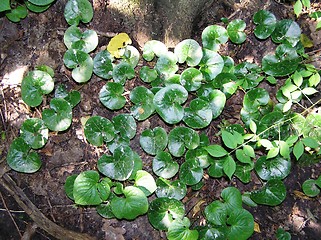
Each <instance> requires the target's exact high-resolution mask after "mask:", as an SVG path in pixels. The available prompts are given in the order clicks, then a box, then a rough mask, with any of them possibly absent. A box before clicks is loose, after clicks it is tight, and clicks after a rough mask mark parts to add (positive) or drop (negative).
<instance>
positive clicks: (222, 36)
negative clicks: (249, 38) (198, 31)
mask: <svg viewBox="0 0 321 240" xmlns="http://www.w3.org/2000/svg"><path fill="white" fill-rule="evenodd" d="M227 40H228V35H227V31H226V29H225V28H224V27H221V26H218V25H211V26H208V27H206V28H205V29H204V30H203V32H202V43H203V48H206V49H209V50H212V51H218V50H219V48H220V44H224V43H226V42H227Z"/></svg>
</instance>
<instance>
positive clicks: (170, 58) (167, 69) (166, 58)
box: [155, 52, 178, 80]
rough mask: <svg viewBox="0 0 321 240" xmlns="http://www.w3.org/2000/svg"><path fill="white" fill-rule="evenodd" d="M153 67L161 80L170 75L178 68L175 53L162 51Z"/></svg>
mask: <svg viewBox="0 0 321 240" xmlns="http://www.w3.org/2000/svg"><path fill="white" fill-rule="evenodd" d="M155 69H156V70H157V73H158V75H159V76H160V78H161V79H163V80H166V79H168V78H170V77H172V76H173V75H174V74H175V73H176V72H177V70H178V66H177V57H176V55H175V54H174V53H173V52H167V53H163V54H162V55H161V56H160V57H159V59H157V62H156V65H155Z"/></svg>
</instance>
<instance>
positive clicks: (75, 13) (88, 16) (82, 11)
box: [64, 0, 94, 26]
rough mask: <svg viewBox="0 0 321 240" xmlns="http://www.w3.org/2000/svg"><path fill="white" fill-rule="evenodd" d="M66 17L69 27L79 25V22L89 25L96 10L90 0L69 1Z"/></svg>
mask: <svg viewBox="0 0 321 240" xmlns="http://www.w3.org/2000/svg"><path fill="white" fill-rule="evenodd" d="M64 16H65V19H66V21H67V23H68V24H69V25H76V26H77V25H78V24H79V22H80V21H81V22H83V23H89V22H90V21H91V20H92V18H93V16H94V10H93V7H92V6H91V3H90V2H89V1H88V0H69V1H68V2H67V3H66V6H65V11H64Z"/></svg>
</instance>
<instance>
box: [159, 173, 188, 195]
mask: <svg viewBox="0 0 321 240" xmlns="http://www.w3.org/2000/svg"><path fill="white" fill-rule="evenodd" d="M156 185H157V189H156V196H157V197H158V198H161V197H167V198H175V199H177V200H182V199H183V198H184V197H185V196H186V193H187V188H186V185H185V184H184V183H182V182H181V181H179V180H175V181H170V180H167V179H164V178H158V179H157V180H156Z"/></svg>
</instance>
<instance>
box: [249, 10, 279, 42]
mask: <svg viewBox="0 0 321 240" xmlns="http://www.w3.org/2000/svg"><path fill="white" fill-rule="evenodd" d="M253 22H254V23H255V24H257V26H256V28H255V29H254V35H255V36H256V37H257V38H259V39H266V38H268V37H269V36H270V35H271V34H272V32H273V31H274V29H275V24H276V17H275V16H274V14H273V13H271V12H269V11H266V10H259V11H258V12H256V13H255V14H254V16H253Z"/></svg>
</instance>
